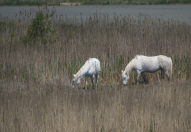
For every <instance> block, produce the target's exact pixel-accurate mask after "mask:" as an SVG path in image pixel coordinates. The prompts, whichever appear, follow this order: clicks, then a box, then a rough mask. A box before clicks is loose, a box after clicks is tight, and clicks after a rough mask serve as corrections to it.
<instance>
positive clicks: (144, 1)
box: [0, 0, 191, 6]
mask: <svg viewBox="0 0 191 132" xmlns="http://www.w3.org/2000/svg"><path fill="white" fill-rule="evenodd" d="M76 2H77V3H80V4H81V5H153V4H154V5H159V4H190V3H191V1H190V0H78V1H74V0H49V1H45V0H38V1H36V0H31V1H25V0H15V1H11V0H1V1H0V6H33V5H60V3H76Z"/></svg>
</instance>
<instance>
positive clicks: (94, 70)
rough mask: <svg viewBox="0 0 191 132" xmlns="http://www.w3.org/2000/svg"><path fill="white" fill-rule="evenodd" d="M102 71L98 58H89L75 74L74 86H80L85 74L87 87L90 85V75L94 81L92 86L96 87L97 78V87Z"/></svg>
mask: <svg viewBox="0 0 191 132" xmlns="http://www.w3.org/2000/svg"><path fill="white" fill-rule="evenodd" d="M100 71H101V66H100V61H99V60H98V59H96V58H89V59H88V60H87V61H86V62H85V64H84V65H83V66H82V67H81V69H80V70H79V71H78V72H77V73H76V74H74V75H73V88H74V87H78V86H79V84H80V82H81V79H82V78H83V77H84V76H85V80H86V88H87V85H88V77H89V76H90V78H91V81H92V86H93V87H94V78H95V79H96V87H97V82H98V78H99V73H100Z"/></svg>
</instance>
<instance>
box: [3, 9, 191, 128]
mask: <svg viewBox="0 0 191 132" xmlns="http://www.w3.org/2000/svg"><path fill="white" fill-rule="evenodd" d="M40 12H43V14H44V15H42V14H41V16H40V17H41V18H42V20H43V23H36V25H40V26H39V28H38V29H39V30H38V29H37V32H38V33H40V34H38V35H37V36H34V35H30V28H29V27H31V24H32V23H33V22H34V21H33V20H34V19H35V18H34V19H33V20H31V19H29V18H30V13H27V12H24V13H22V12H21V13H22V15H20V19H14V20H10V19H9V18H1V20H0V56H1V57H0V71H1V72H0V104H1V107H0V113H1V114H0V119H1V122H0V131H20V132H22V131H141V130H142V131H189V130H190V129H191V128H190V122H191V120H190V119H191V118H190V116H191V113H190V105H191V103H190V82H189V81H190V79H191V71H190V70H191V66H190V64H191V54H190V51H191V48H190V44H191V25H189V24H187V23H183V22H179V21H178V20H177V21H174V20H171V19H168V20H167V21H165V20H163V19H158V18H152V17H151V16H149V15H147V14H139V15H138V16H137V17H138V19H135V18H133V17H130V16H123V17H122V18H119V16H114V17H112V18H111V17H109V16H108V15H107V14H102V15H100V14H97V13H95V14H94V15H93V16H90V17H87V18H86V19H85V20H83V19H80V20H79V19H77V18H75V17H74V18H72V19H71V18H68V17H67V16H64V15H60V16H51V14H52V13H53V12H54V10H49V9H47V8H46V7H44V8H42V9H40ZM47 13H49V15H47ZM37 16H38V14H37V15H36V18H37ZM46 16H49V17H48V19H47V21H46ZM35 20H37V19H35ZM39 20H41V19H39ZM43 26H44V28H45V30H42V27H43ZM43 31H44V32H43ZM41 33H42V35H41ZM136 54H143V55H148V56H152V55H159V54H164V55H167V56H169V57H171V58H172V61H173V75H172V80H171V81H170V82H168V81H167V79H166V80H160V78H159V77H160V72H157V73H154V74H146V77H147V79H148V80H149V82H150V84H149V85H143V84H141V85H139V86H136V85H134V82H135V78H136V74H135V73H134V74H131V79H130V82H129V84H128V85H127V87H123V86H122V85H121V84H122V80H121V70H122V69H124V68H125V66H126V65H127V63H128V62H129V61H130V60H131V59H132V58H133V57H134V56H135V55H136ZM89 57H95V58H98V59H99V60H100V61H101V67H102V71H101V73H100V78H99V84H98V90H97V91H96V90H92V89H91V88H89V89H88V90H87V91H84V90H83V89H81V88H82V87H83V85H85V84H84V81H83V80H82V83H81V85H80V88H79V90H77V89H71V79H72V74H73V73H76V72H77V71H78V70H79V69H80V67H81V66H82V65H83V64H84V62H85V61H86V60H87V59H88V58H89ZM159 81H160V82H159ZM140 82H142V80H141V79H140Z"/></svg>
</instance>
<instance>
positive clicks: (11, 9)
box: [0, 5, 191, 24]
mask: <svg viewBox="0 0 191 132" xmlns="http://www.w3.org/2000/svg"><path fill="white" fill-rule="evenodd" d="M53 7H54V9H56V15H64V16H66V15H67V17H68V18H69V17H71V18H72V17H76V18H81V17H83V18H86V17H89V16H91V15H93V14H94V13H96V12H97V14H100V15H102V14H107V15H109V16H110V17H113V16H114V15H117V16H120V17H124V16H128V15H130V16H131V17H134V18H137V16H138V15H139V13H142V14H148V15H150V16H151V17H155V18H161V19H163V20H167V19H168V18H169V19H173V20H179V21H181V22H186V23H188V24H191V13H190V12H191V5H128V6H48V8H49V9H52V8H53ZM31 9H34V10H37V9H38V7H37V6H2V7H0V14H1V16H0V18H2V17H8V18H9V19H14V18H15V16H16V14H17V16H18V14H19V13H20V11H21V12H25V11H26V12H28V13H30V12H31Z"/></svg>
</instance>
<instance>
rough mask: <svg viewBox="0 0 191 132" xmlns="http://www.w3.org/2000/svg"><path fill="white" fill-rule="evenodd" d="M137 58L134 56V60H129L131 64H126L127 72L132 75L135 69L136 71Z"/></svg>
mask: <svg viewBox="0 0 191 132" xmlns="http://www.w3.org/2000/svg"><path fill="white" fill-rule="evenodd" d="M135 59H136V58H134V59H133V60H131V61H130V62H129V64H128V65H127V66H126V68H125V72H126V73H127V75H130V74H131V73H132V72H133V71H134V68H135Z"/></svg>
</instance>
